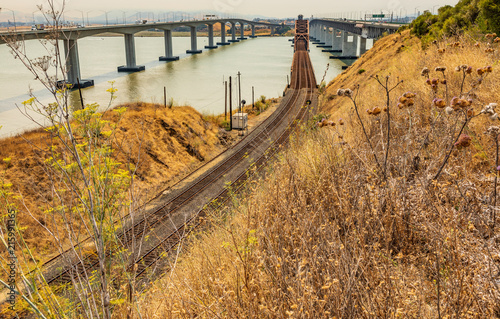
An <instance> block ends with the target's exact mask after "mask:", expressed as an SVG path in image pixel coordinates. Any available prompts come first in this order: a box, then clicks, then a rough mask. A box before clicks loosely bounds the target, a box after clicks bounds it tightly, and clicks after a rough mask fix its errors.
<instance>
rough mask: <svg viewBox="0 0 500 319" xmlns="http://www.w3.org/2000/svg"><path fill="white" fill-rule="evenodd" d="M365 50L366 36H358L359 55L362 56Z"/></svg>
mask: <svg viewBox="0 0 500 319" xmlns="http://www.w3.org/2000/svg"><path fill="white" fill-rule="evenodd" d="M366 51H368V50H367V49H366V38H363V37H359V56H362V55H363V54H364V53H365V52H366Z"/></svg>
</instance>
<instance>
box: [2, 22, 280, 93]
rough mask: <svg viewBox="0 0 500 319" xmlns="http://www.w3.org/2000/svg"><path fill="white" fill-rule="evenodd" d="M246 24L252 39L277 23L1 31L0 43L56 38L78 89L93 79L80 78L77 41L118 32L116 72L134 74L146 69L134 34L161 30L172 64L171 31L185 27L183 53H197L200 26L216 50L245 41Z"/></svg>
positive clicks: (70, 79)
mask: <svg viewBox="0 0 500 319" xmlns="http://www.w3.org/2000/svg"><path fill="white" fill-rule="evenodd" d="M216 23H220V25H221V42H218V43H214V25H215V24H216ZM228 23H229V24H230V25H231V39H229V41H226V28H225V27H226V25H227V24H228ZM236 24H239V25H240V37H239V38H237V35H236ZM245 24H247V25H250V26H251V28H252V35H251V36H250V37H251V38H255V37H256V36H255V27H256V26H257V25H264V26H268V27H270V29H271V35H273V34H274V31H275V29H276V27H279V26H280V25H279V24H273V23H266V22H255V21H248V20H244V19H208V20H193V21H180V22H165V23H148V24H124V25H114V26H96V27H85V28H74V27H73V28H61V29H58V30H57V31H54V30H52V29H47V30H37V31H25V32H0V44H6V43H8V42H9V41H24V40H36V39H44V38H52V39H55V38H57V39H59V40H61V41H63V42H64V50H65V56H66V72H67V79H66V81H67V82H66V83H67V84H71V85H76V84H77V83H78V82H80V87H82V88H83V87H88V86H92V85H94V81H93V80H82V79H81V76H80V62H79V57H78V44H77V41H78V40H79V39H82V38H85V37H89V36H93V35H98V34H102V33H108V32H111V33H119V34H123V35H124V39H125V57H126V65H124V66H119V67H118V72H137V71H142V70H144V69H145V66H143V65H137V63H136V54H135V42H134V34H136V33H138V32H140V31H145V30H150V29H158V30H163V32H164V38H165V55H164V56H161V57H159V60H160V61H174V60H178V59H179V57H178V56H174V55H173V50H172V30H174V29H176V28H178V27H181V26H187V27H189V28H190V30H191V49H190V50H187V51H186V53H189V54H197V53H201V52H202V51H201V50H199V49H198V47H197V27H199V26H201V25H206V26H207V28H208V45H207V46H206V47H205V48H206V49H214V48H217V46H218V45H228V44H230V43H233V42H238V41H240V40H246V39H247V38H245V36H244V26H245Z"/></svg>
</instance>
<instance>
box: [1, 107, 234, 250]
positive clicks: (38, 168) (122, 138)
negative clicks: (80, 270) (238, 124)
mask: <svg viewBox="0 0 500 319" xmlns="http://www.w3.org/2000/svg"><path fill="white" fill-rule="evenodd" d="M104 118H105V119H106V120H110V121H111V122H113V121H116V120H117V118H116V115H113V114H111V113H110V114H109V115H105V116H104ZM224 135H225V134H224V133H223V131H221V129H220V127H219V126H218V125H216V124H214V123H213V122H210V121H207V120H206V119H205V118H204V116H203V115H201V114H200V113H199V112H197V111H196V110H194V109H193V108H191V107H187V106H186V107H173V108H164V107H162V106H158V105H152V104H145V103H136V104H132V105H129V106H128V108H127V111H126V112H125V113H124V115H123V117H122V118H121V120H120V122H119V125H118V127H117V129H116V139H115V142H114V144H113V148H114V150H115V151H114V153H113V157H115V160H117V161H118V162H120V163H129V162H131V163H133V164H134V165H136V166H137V174H136V179H135V186H136V188H137V189H136V190H137V191H138V194H140V196H141V200H142V201H144V200H146V199H147V198H150V197H151V196H154V195H156V193H157V192H158V191H160V190H162V189H164V188H166V187H168V186H169V185H170V184H173V183H174V182H175V181H177V180H179V179H180V178H182V177H183V176H185V175H187V174H188V173H189V172H190V171H192V170H193V169H194V168H196V167H198V166H199V165H201V164H203V163H204V162H205V161H208V160H210V159H211V158H212V157H214V156H215V155H217V154H218V153H219V152H221V151H222V150H223V149H224V148H225V144H227V143H228V141H227V140H226V139H223V138H222V136H224ZM50 141H51V139H50V138H49V137H48V133H47V132H46V131H44V130H43V129H39V130H35V131H30V132H26V133H23V134H20V135H18V136H14V137H10V138H5V139H1V140H0V159H8V160H5V161H2V162H0V174H1V177H2V179H3V183H5V184H12V186H11V187H10V189H11V191H12V192H13V194H14V195H18V194H20V195H22V199H21V198H19V199H18V204H19V206H20V207H22V209H20V211H19V215H18V223H19V225H20V227H22V228H23V229H24V239H25V240H26V242H27V244H28V246H29V247H31V248H32V249H33V251H34V252H35V253H36V255H38V256H40V257H39V258H40V259H41V258H43V257H47V256H50V255H51V254H53V253H55V251H54V247H53V246H51V244H50V240H51V238H49V237H48V236H49V235H48V234H47V233H46V232H45V231H44V230H43V227H42V225H43V224H45V223H48V220H49V219H50V218H45V216H44V215H43V213H42V211H43V210H44V208H45V207H44V204H45V203H47V202H50V201H51V199H52V195H53V193H52V190H51V180H50V178H51V177H50V174H48V173H47V170H46V167H45V165H46V164H45V163H44V161H45V159H47V158H48V157H49V156H50V153H49V149H50V146H51V145H50V143H51V142H50ZM23 206H26V207H25V208H24V207H23ZM28 210H29V211H30V212H31V213H32V214H33V216H34V217H36V218H37V219H39V220H40V222H41V223H42V225H40V224H38V223H37V222H36V221H35V220H34V219H33V218H32V217H31V216H29V214H28V213H27V211H28ZM42 256H43V257H42Z"/></svg>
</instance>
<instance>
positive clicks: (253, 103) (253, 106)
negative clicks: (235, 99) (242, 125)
mask: <svg viewBox="0 0 500 319" xmlns="http://www.w3.org/2000/svg"><path fill="white" fill-rule="evenodd" d="M254 108H255V91H254V87H253V86H252V109H254Z"/></svg>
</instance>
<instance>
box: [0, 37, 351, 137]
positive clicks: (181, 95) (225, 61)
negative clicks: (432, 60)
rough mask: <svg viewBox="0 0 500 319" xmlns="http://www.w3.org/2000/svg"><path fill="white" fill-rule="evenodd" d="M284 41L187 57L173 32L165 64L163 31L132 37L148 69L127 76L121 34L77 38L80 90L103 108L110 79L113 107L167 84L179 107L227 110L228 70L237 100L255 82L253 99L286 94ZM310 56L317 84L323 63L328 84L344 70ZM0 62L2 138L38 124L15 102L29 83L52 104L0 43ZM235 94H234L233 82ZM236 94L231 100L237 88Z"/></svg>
mask: <svg viewBox="0 0 500 319" xmlns="http://www.w3.org/2000/svg"><path fill="white" fill-rule="evenodd" d="M288 39H289V38H284V37H273V38H270V37H263V38H257V39H248V40H245V41H242V42H239V43H234V44H231V45H229V46H223V47H219V48H218V49H215V50H204V51H203V53H202V54H197V55H188V54H186V53H185V52H186V50H187V49H189V48H190V39H189V38H188V37H178V38H174V39H173V40H174V45H173V47H174V55H179V56H180V57H181V59H180V60H179V61H175V62H168V63H166V62H160V61H158V57H159V56H162V55H164V42H163V38H162V37H158V38H151V37H136V39H135V44H136V55H137V63H138V64H142V65H145V66H146V71H143V72H137V73H131V74H126V73H125V74H124V73H118V72H117V71H116V68H117V67H118V66H120V65H123V64H125V49H124V43H123V38H122V37H103V38H101V37H88V38H84V39H81V40H79V41H78V49H79V56H80V69H81V75H82V78H84V79H93V80H94V81H95V86H94V87H91V88H87V89H84V90H83V99H84V101H85V103H93V102H97V103H98V104H99V105H101V106H102V107H106V106H107V105H108V102H109V93H107V92H106V89H108V88H109V87H110V84H109V83H108V82H109V81H115V83H114V86H115V88H117V89H118V91H117V92H116V96H117V99H116V100H114V101H113V106H114V105H118V104H120V103H125V102H133V101H144V102H156V103H163V92H164V87H166V88H167V96H168V98H169V99H170V98H173V99H174V101H175V104H176V105H191V106H193V107H194V108H196V109H197V110H199V111H200V112H202V113H206V114H219V113H223V112H224V81H225V80H228V78H229V76H232V77H233V83H236V81H235V79H236V75H237V73H238V71H239V72H241V91H242V98H243V99H245V100H246V101H247V102H251V99H252V86H254V87H255V98H257V97H259V96H261V95H265V96H266V97H278V96H280V95H282V94H283V90H284V88H285V86H286V84H287V75H289V74H290V66H291V63H292V55H293V48H292V47H291V42H289V41H288ZM216 40H217V41H219V39H216ZM205 45H208V40H207V38H206V37H199V38H198V48H203V47H204V46H205ZM26 51H27V52H28V54H29V56H30V57H32V58H35V57H37V56H42V55H44V52H46V51H45V49H44V48H43V46H42V45H41V44H40V43H39V42H38V41H27V42H26ZM310 55H311V60H312V63H313V66H314V69H315V72H316V78H317V81H318V83H319V82H320V81H321V79H322V78H323V75H324V73H325V70H326V66H327V64H328V63H330V68H329V70H328V73H327V75H326V77H325V80H326V81H327V82H328V81H330V80H331V79H333V78H334V77H335V76H336V75H337V74H339V73H340V72H341V66H342V65H343V63H342V62H339V61H337V60H331V59H329V56H330V55H329V54H328V53H324V52H321V50H320V49H318V48H316V47H312V48H311V53H310ZM0 65H1V67H0V126H3V127H2V128H1V129H0V136H8V135H12V134H15V133H19V132H21V131H23V130H26V129H30V128H33V127H36V125H35V124H33V122H32V121H31V120H29V119H27V118H26V117H25V116H24V115H22V114H21V113H20V111H19V110H18V109H17V107H16V105H18V106H22V104H21V102H22V101H25V100H26V99H28V95H27V92H28V91H29V90H30V89H31V90H33V92H34V93H35V95H36V96H37V97H38V98H39V99H40V100H42V101H45V102H49V101H50V96H49V95H48V94H47V92H46V91H45V90H44V89H43V86H42V85H41V84H40V83H38V82H37V81H35V80H34V79H33V75H32V74H31V73H30V72H28V71H27V70H26V68H25V67H24V66H23V64H22V63H21V62H20V61H19V60H17V59H14V58H13V56H12V55H11V53H10V50H9V49H8V47H7V46H5V45H0ZM234 92H237V89H236V87H235V90H234ZM76 93H77V92H74V94H73V97H72V103H73V104H79V101H78V96H77V94H76ZM233 96H234V97H235V98H236V96H237V94H233ZM234 103H235V104H236V99H235V100H234ZM35 117H36V116H35Z"/></svg>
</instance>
